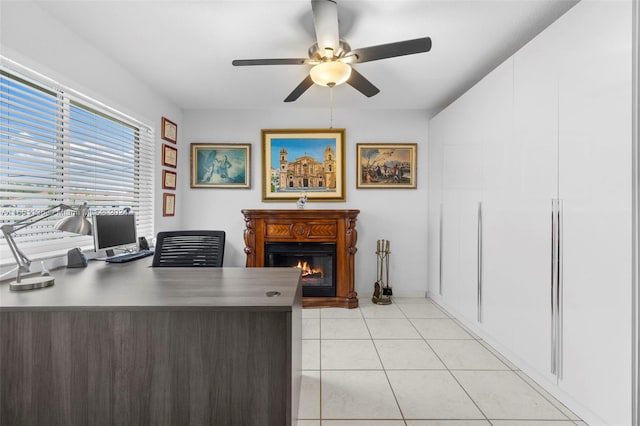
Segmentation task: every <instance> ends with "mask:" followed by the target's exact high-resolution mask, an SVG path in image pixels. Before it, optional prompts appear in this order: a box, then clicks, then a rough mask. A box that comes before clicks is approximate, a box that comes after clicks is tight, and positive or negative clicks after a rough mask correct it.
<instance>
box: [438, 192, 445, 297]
mask: <svg viewBox="0 0 640 426" xmlns="http://www.w3.org/2000/svg"><path fill="white" fill-rule="evenodd" d="M443 211H444V208H443V204H442V203H440V235H439V238H440V241H439V242H438V244H439V246H440V259H439V260H440V264H439V265H438V267H439V273H438V278H439V282H438V294H440V296H442V257H443V253H442V216H443Z"/></svg>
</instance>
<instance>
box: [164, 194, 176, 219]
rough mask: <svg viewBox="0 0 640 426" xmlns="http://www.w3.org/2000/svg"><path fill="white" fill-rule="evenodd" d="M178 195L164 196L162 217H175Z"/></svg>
mask: <svg viewBox="0 0 640 426" xmlns="http://www.w3.org/2000/svg"><path fill="white" fill-rule="evenodd" d="M175 214H176V194H169V193H166V192H165V193H164V194H162V216H175Z"/></svg>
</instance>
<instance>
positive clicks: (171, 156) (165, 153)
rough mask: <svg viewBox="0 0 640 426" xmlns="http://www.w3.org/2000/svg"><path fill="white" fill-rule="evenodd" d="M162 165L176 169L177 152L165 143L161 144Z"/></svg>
mask: <svg viewBox="0 0 640 426" xmlns="http://www.w3.org/2000/svg"><path fill="white" fill-rule="evenodd" d="M162 165H163V166H169V167H174V168H175V167H178V150H177V149H175V148H174V147H172V146H169V145H167V144H166V143H163V144H162Z"/></svg>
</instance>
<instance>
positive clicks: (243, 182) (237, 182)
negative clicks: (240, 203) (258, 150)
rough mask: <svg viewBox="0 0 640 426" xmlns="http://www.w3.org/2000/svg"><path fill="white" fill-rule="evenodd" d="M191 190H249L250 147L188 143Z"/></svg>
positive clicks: (249, 145)
mask: <svg viewBox="0 0 640 426" xmlns="http://www.w3.org/2000/svg"><path fill="white" fill-rule="evenodd" d="M190 158H191V188H237V189H248V188H250V187H251V176H250V175H251V144H243V143H235V144H233V143H232V144H221V143H192V144H191V157H190Z"/></svg>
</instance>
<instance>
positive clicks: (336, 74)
mask: <svg viewBox="0 0 640 426" xmlns="http://www.w3.org/2000/svg"><path fill="white" fill-rule="evenodd" d="M309 75H310V76H311V79H312V80H313V82H314V83H316V84H319V85H320V86H326V87H333V86H337V85H339V84H342V83H344V82H345V81H347V80H349V77H351V67H350V66H349V65H347V64H345V63H342V62H340V61H331V62H322V63H320V64H318V65H316V66H315V67H313V68H311V71H310V72H309Z"/></svg>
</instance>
